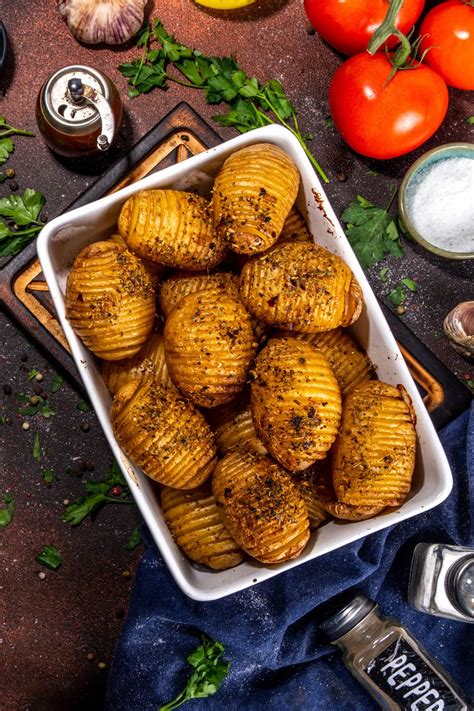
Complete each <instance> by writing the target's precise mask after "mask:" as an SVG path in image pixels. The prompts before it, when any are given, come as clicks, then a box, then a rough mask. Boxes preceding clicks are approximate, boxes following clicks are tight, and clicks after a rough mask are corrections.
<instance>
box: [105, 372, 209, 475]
mask: <svg viewBox="0 0 474 711" xmlns="http://www.w3.org/2000/svg"><path fill="white" fill-rule="evenodd" d="M110 419H111V423H112V428H113V431H114V435H115V439H116V440H117V442H118V443H119V445H120V446H121V448H122V449H123V451H124V452H125V454H126V455H127V456H128V457H130V459H131V460H132V462H134V464H137V465H138V466H139V467H141V468H142V469H143V472H144V473H145V474H146V475H147V476H149V477H150V478H151V479H154V480H155V481H158V482H160V484H164V485H165V486H171V487H173V488H175V489H194V488H195V487H197V486H200V485H201V484H202V483H203V482H204V481H205V480H206V479H207V477H208V476H209V475H210V474H211V472H212V470H213V469H214V466H215V464H216V447H215V443H214V436H213V434H212V432H211V430H210V428H209V425H208V424H207V422H206V420H205V419H204V416H203V415H201V413H200V412H198V411H197V410H196V408H195V407H193V405H191V404H190V403H188V402H186V401H185V400H183V398H181V397H180V396H179V395H178V394H176V393H174V392H173V391H172V390H169V389H168V388H164V387H163V386H162V385H159V384H158V383H157V382H155V381H153V380H142V381H138V380H131V381H130V382H128V383H127V384H126V385H123V386H122V387H121V388H120V390H119V391H118V393H117V394H116V396H115V398H114V401H113V403H112V408H111V411H110Z"/></svg>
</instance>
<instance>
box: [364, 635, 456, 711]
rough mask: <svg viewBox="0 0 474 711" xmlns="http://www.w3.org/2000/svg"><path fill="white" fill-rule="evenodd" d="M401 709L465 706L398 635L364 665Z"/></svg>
mask: <svg viewBox="0 0 474 711" xmlns="http://www.w3.org/2000/svg"><path fill="white" fill-rule="evenodd" d="M364 671H365V673H366V674H367V676H368V677H369V678H370V679H371V680H372V681H373V682H374V683H375V684H376V685H377V686H378V687H379V688H380V689H381V690H382V691H384V692H385V693H386V694H387V695H388V696H389V697H390V698H391V699H393V701H395V702H396V703H397V704H398V705H399V707H400V709H401V710H402V711H457V710H458V709H459V711H462V709H466V708H467V706H466V705H465V704H464V703H463V702H462V701H461V700H460V699H459V697H458V696H457V694H456V693H455V691H453V689H452V688H451V687H450V686H449V685H448V684H447V682H446V681H445V680H444V679H443V678H442V677H440V676H439V674H438V673H437V672H436V670H435V669H433V667H431V666H430V665H428V664H427V663H426V661H425V660H424V659H423V658H422V657H421V656H420V655H419V654H418V652H417V651H416V650H415V649H414V648H413V647H412V646H411V645H410V644H409V643H408V642H407V640H406V639H404V638H402V637H399V638H398V639H397V640H395V642H392V644H390V645H389V646H388V647H386V649H384V650H383V652H382V653H381V654H379V655H378V656H377V657H375V659H372V661H371V662H370V663H369V664H368V665H367V667H366V668H365V670H364Z"/></svg>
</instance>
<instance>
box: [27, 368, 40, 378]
mask: <svg viewBox="0 0 474 711" xmlns="http://www.w3.org/2000/svg"><path fill="white" fill-rule="evenodd" d="M38 373H39V370H38V369H37V368H32V369H31V370H30V371H29V373H28V380H34V379H35V378H36V376H37V375H38Z"/></svg>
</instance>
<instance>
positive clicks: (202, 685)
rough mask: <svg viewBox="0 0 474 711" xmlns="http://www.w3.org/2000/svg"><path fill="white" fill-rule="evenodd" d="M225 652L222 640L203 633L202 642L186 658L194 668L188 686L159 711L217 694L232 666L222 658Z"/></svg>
mask: <svg viewBox="0 0 474 711" xmlns="http://www.w3.org/2000/svg"><path fill="white" fill-rule="evenodd" d="M223 653H224V647H223V646H222V644H220V642H216V641H215V640H213V639H210V638H209V637H206V636H205V635H202V636H201V644H200V645H199V647H197V648H196V649H195V650H194V652H191V654H190V655H189V656H188V658H187V660H186V661H187V662H188V664H190V665H191V666H192V667H193V668H194V671H193V672H192V674H191V676H190V677H189V679H188V681H187V684H186V688H185V689H183V691H182V692H181V693H180V694H178V696H177V697H176V698H175V699H173V701H170V702H169V703H167V704H165V705H164V706H161V707H160V709H159V711H172V709H176V708H178V706H181V704H184V703H185V702H186V701H189V700H190V699H203V698H206V697H208V696H212V695H213V694H215V693H216V691H218V690H219V688H220V686H221V684H222V682H223V680H224V679H225V677H226V676H227V674H228V673H229V668H230V662H225V661H222V660H221V656H222V654H223Z"/></svg>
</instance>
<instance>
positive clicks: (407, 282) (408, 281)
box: [402, 277, 417, 291]
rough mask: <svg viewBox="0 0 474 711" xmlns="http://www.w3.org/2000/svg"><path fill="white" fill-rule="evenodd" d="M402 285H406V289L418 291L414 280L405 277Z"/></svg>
mask: <svg viewBox="0 0 474 711" xmlns="http://www.w3.org/2000/svg"><path fill="white" fill-rule="evenodd" d="M402 284H404V285H405V286H406V288H407V289H409V290H410V291H417V285H416V281H413V279H409V278H408V277H405V278H404V279H402Z"/></svg>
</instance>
